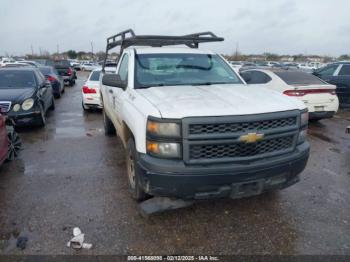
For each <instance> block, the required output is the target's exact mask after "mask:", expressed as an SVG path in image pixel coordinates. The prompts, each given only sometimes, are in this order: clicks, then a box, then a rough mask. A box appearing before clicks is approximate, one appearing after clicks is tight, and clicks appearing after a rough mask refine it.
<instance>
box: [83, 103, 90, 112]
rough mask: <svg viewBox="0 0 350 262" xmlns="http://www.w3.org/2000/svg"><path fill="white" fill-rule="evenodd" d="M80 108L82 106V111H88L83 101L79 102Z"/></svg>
mask: <svg viewBox="0 0 350 262" xmlns="http://www.w3.org/2000/svg"><path fill="white" fill-rule="evenodd" d="M81 106H82V108H83V109H84V111H88V110H89V107H87V106H86V105H85V104H84V101H82V102H81Z"/></svg>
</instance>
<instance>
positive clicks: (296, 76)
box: [275, 71, 325, 85]
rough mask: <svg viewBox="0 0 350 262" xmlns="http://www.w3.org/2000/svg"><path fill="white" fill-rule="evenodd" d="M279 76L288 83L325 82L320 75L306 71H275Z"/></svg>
mask: <svg viewBox="0 0 350 262" xmlns="http://www.w3.org/2000/svg"><path fill="white" fill-rule="evenodd" d="M275 74H276V75H277V76H279V77H280V78H281V79H282V80H283V81H284V82H286V83H287V84H288V85H324V84H325V82H323V81H322V80H321V79H319V78H318V77H316V76H314V75H312V74H308V73H304V72H292V71H285V72H275Z"/></svg>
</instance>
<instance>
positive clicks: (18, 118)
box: [8, 109, 41, 126]
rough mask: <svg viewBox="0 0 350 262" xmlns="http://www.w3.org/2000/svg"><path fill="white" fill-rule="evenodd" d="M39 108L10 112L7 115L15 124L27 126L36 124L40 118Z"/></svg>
mask: <svg viewBox="0 0 350 262" xmlns="http://www.w3.org/2000/svg"><path fill="white" fill-rule="evenodd" d="M40 114H41V113H40V110H39V109H38V110H32V111H29V112H18V113H15V112H11V113H9V114H8V117H9V118H10V119H11V120H13V122H14V124H15V126H28V125H33V124H36V123H37V121H38V119H39V118H40Z"/></svg>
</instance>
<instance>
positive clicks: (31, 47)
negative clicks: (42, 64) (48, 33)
mask: <svg viewBox="0 0 350 262" xmlns="http://www.w3.org/2000/svg"><path fill="white" fill-rule="evenodd" d="M30 49H31V50H32V56H34V50H33V45H30Z"/></svg>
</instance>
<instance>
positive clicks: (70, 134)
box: [54, 127, 103, 138]
mask: <svg viewBox="0 0 350 262" xmlns="http://www.w3.org/2000/svg"><path fill="white" fill-rule="evenodd" d="M54 132H55V135H54V137H55V138H77V137H86V136H87V137H93V136H97V135H101V134H103V129H102V128H89V129H85V128H84V127H58V128H56V129H55V131H54Z"/></svg>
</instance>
